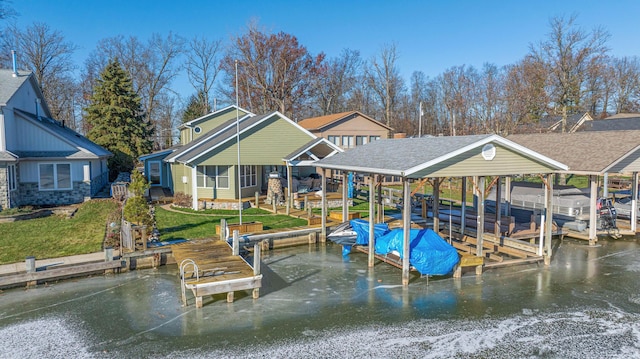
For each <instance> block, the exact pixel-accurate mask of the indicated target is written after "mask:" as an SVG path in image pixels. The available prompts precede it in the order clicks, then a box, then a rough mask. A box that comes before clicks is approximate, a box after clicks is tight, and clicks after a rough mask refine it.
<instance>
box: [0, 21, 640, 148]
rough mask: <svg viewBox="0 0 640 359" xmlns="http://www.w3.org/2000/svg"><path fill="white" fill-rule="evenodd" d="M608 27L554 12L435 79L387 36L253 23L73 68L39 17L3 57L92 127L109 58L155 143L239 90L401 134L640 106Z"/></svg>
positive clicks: (63, 113) (59, 115)
mask: <svg viewBox="0 0 640 359" xmlns="http://www.w3.org/2000/svg"><path fill="white" fill-rule="evenodd" d="M0 15H1V14H0ZM0 17H1V16H0ZM609 36H610V35H609V34H608V33H607V31H606V30H605V29H603V28H598V27H597V28H595V29H593V30H590V31H587V30H585V29H583V28H581V27H580V26H578V24H577V17H576V16H570V17H556V18H552V19H550V21H549V33H548V35H547V37H546V38H544V39H542V40H541V41H540V42H538V43H532V44H529V50H528V52H527V53H526V54H524V56H523V57H522V59H520V60H519V61H517V62H516V63H514V64H508V65H505V66H497V65H495V64H491V63H485V64H484V65H483V66H482V67H481V68H475V67H473V66H469V65H453V66H452V67H450V68H448V69H446V70H445V71H444V72H443V73H441V74H439V75H437V76H435V77H429V76H427V75H425V73H424V72H423V71H420V70H417V71H414V72H413V73H412V74H411V76H410V78H409V79H404V78H403V77H402V76H401V75H400V69H399V67H398V60H399V58H400V56H401V52H400V49H398V47H397V45H396V44H393V43H392V44H383V45H381V46H380V49H379V51H378V52H377V53H376V54H374V55H373V56H371V57H370V58H366V59H365V58H363V57H362V56H361V54H360V52H359V51H358V50H355V49H343V50H342V52H340V53H339V54H337V55H336V56H334V57H329V56H327V55H326V54H324V53H319V54H312V53H310V52H309V51H308V50H307V48H306V47H305V46H304V44H301V43H300V42H299V41H298V39H297V38H296V37H295V36H294V35H293V34H288V33H284V32H277V33H270V32H268V31H265V30H264V29H262V28H261V27H260V25H259V24H258V23H257V22H255V21H252V22H249V23H248V25H247V27H246V28H245V29H244V31H243V32H242V33H240V34H237V35H234V36H231V37H230V39H228V40H226V41H225V40H223V39H222V38H213V39H212V38H207V37H194V38H191V39H186V38H183V37H181V36H179V35H177V34H173V33H169V34H167V35H160V34H154V35H153V36H151V38H149V39H146V40H143V39H140V38H138V37H137V36H135V35H130V36H124V35H118V36H114V37H111V38H105V39H102V40H100V41H99V42H98V43H97V44H96V47H95V49H93V50H92V52H91V53H90V54H89V56H88V58H87V59H86V60H85V62H84V64H82V65H79V64H75V63H74V62H73V60H72V55H73V54H74V52H75V51H76V50H77V46H76V45H74V44H73V43H71V42H70V41H67V40H66V39H65V38H64V36H63V35H62V34H61V33H60V32H59V31H57V30H55V29H52V28H51V27H49V26H48V25H47V24H44V23H34V24H32V25H30V26H27V27H25V28H20V27H18V26H16V25H15V24H8V25H6V26H5V28H4V30H3V31H2V37H1V43H0V47H2V49H0V66H3V67H5V68H10V67H11V57H10V53H11V52H10V51H11V50H12V49H15V50H17V52H18V54H19V57H20V61H19V63H20V65H21V67H27V68H28V69H29V70H31V71H33V72H34V74H35V76H36V78H37V80H38V82H39V83H40V86H41V87H42V91H43V94H44V96H45V98H46V101H47V103H48V104H49V107H50V109H51V111H52V113H53V116H54V117H55V118H56V119H58V120H60V121H65V123H67V124H69V126H72V127H75V129H76V130H78V131H79V132H81V133H83V134H91V133H92V126H93V124H92V121H91V120H90V118H91V113H92V112H91V111H94V113H96V110H95V103H94V102H95V101H96V91H98V90H99V88H100V81H101V75H103V74H104V72H105V70H106V69H107V68H108V67H109V66H110V64H112V65H113V64H114V63H117V64H118V66H120V67H121V68H122V70H123V71H124V73H125V74H126V76H127V77H128V78H129V79H130V81H131V91H132V95H133V96H135V97H137V98H138V99H139V106H138V108H137V109H136V111H137V112H136V113H135V114H134V115H135V116H134V117H135V118H136V119H137V120H136V121H141V122H142V123H144V124H145V125H144V126H146V127H149V128H148V129H147V130H146V131H143V135H144V136H147V137H148V138H145V139H144V140H145V141H149V142H150V145H149V146H151V148H154V149H158V148H166V147H168V146H170V145H171V144H172V143H173V139H174V136H175V135H176V133H175V132H174V131H173V129H175V127H176V126H177V125H178V124H179V123H180V122H184V121H189V120H192V119H194V118H197V117H199V116H202V115H204V114H206V113H208V112H210V111H212V110H213V109H215V108H221V107H222V106H226V105H229V104H235V103H236V96H237V98H238V101H239V104H240V106H241V107H243V108H246V109H247V110H249V111H252V112H254V113H258V114H261V113H266V112H270V111H274V110H277V111H280V112H281V113H283V114H284V115H286V116H288V117H289V118H291V119H293V120H301V119H304V118H308V117H314V116H322V115H326V114H331V113H338V112H344V111H351V110H358V111H361V112H363V113H365V114H367V115H369V116H371V117H373V118H375V119H377V120H379V121H381V122H383V123H385V124H386V125H388V126H390V127H392V128H394V129H395V131H396V132H404V133H406V134H407V135H408V136H415V135H425V134H431V135H439V134H443V135H467V134H476V133H497V134H501V135H508V134H511V133H517V132H523V131H539V130H541V128H542V126H543V124H541V120H542V119H544V118H545V117H547V116H560V118H564V119H566V118H567V117H568V116H570V115H572V114H576V113H583V112H589V113H590V114H591V115H592V116H594V117H596V118H601V117H606V116H607V115H610V114H614V113H621V112H637V111H640V61H639V60H638V58H637V57H636V56H633V57H615V56H611V55H610V49H609V48H608V47H607V42H608V39H609ZM452 46H456V45H455V44H452ZM443 51H446V49H445V50H443ZM76 70H80V76H79V78H77V77H76V76H74V73H75V71H76ZM110 71H111V72H114V71H115V72H117V71H116V70H115V69H113V68H112V69H110ZM181 74H186V76H187V77H188V79H189V81H190V83H191V85H192V87H193V93H192V94H189V95H188V96H187V97H186V98H185V97H183V96H182V95H183V94H178V93H176V91H175V90H174V89H173V88H172V84H173V81H174V80H175V79H176V77H178V76H180V75H181ZM236 74H237V78H236ZM236 84H237V88H236ZM134 102H135V101H134ZM565 123H566V121H565V122H563V126H562V128H563V129H564V130H567V129H566V125H565ZM144 126H143V127H144ZM94 132H95V131H94ZM138 145H139V144H138ZM145 148H146V147H145ZM130 152H132V153H133V151H130ZM135 152H137V150H136V151H135Z"/></svg>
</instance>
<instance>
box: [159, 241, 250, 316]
mask: <svg viewBox="0 0 640 359" xmlns="http://www.w3.org/2000/svg"><path fill="white" fill-rule="evenodd" d="M171 249H172V251H173V256H174V257H175V259H176V263H178V265H179V269H180V275H181V282H182V301H183V304H184V305H186V304H187V298H186V293H185V292H186V289H190V290H191V291H192V293H193V296H194V297H195V300H196V307H197V308H202V297H203V296H207V295H214V294H220V293H227V302H233V293H234V292H235V291H240V290H249V289H251V290H253V298H254V299H257V298H258V296H259V290H260V289H259V288H260V287H261V286H262V274H260V259H259V258H260V249H259V247H257V248H254V257H255V259H256V260H254V264H253V266H252V265H250V264H249V263H247V262H246V261H245V260H244V259H243V258H242V257H241V256H239V255H233V251H232V248H231V246H230V245H229V244H228V243H227V242H225V241H222V240H218V239H214V240H204V241H197V242H196V241H190V242H185V243H180V244H175V245H172V246H171ZM256 249H257V253H256V252H255V250H256Z"/></svg>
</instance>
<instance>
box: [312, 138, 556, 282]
mask: <svg viewBox="0 0 640 359" xmlns="http://www.w3.org/2000/svg"><path fill="white" fill-rule="evenodd" d="M315 165H316V166H318V167H319V168H321V169H323V171H322V172H323V173H322V174H323V179H322V180H323V183H326V175H325V173H324V172H325V171H324V170H326V169H330V170H340V171H346V172H356V173H358V174H362V175H365V176H368V179H369V191H370V192H369V198H370V200H369V218H376V217H375V213H374V208H375V206H374V201H372V200H371V199H373V198H376V195H375V189H376V184H377V182H378V181H379V179H378V177H379V176H397V177H400V178H402V186H403V208H402V228H403V231H404V246H403V255H402V258H403V260H402V283H403V285H408V284H409V270H410V264H409V233H410V231H409V230H410V228H411V200H410V198H411V197H412V196H411V183H412V182H423V181H427V180H428V179H429V178H432V179H433V181H434V184H435V185H434V188H435V190H434V203H436V204H438V203H439V198H438V197H439V190H438V189H439V183H440V182H441V180H442V179H443V178H455V177H458V178H462V182H463V186H466V184H467V182H469V184H470V185H472V186H473V191H474V193H475V197H477V200H476V201H475V203H476V204H477V206H476V208H475V210H476V212H477V214H476V230H475V233H476V235H475V238H473V239H472V238H470V237H469V236H466V235H465V233H466V230H467V223H466V218H467V213H466V211H467V209H466V206H462V207H460V211H461V216H460V218H461V221H462V223H461V228H462V231H461V232H460V234H459V235H458V239H465V240H466V241H465V243H467V244H463V245H464V246H468V247H469V248H471V250H470V251H466V250H465V252H472V253H471V254H472V255H474V256H476V257H480V258H483V259H484V258H487V259H489V260H491V257H489V256H488V252H487V247H494V246H495V245H497V246H500V247H508V246H509V241H505V240H504V236H503V235H502V232H501V228H502V223H501V220H502V216H497V218H496V223H495V227H494V228H493V231H492V232H493V233H494V235H493V238H492V237H491V236H490V235H488V234H486V233H485V209H484V197H485V188H486V187H487V186H486V177H488V176H492V177H494V178H497V179H498V180H496V182H495V185H496V186H501V180H500V179H501V178H502V176H512V175H517V174H539V175H541V177H542V178H543V181H544V183H545V185H546V189H547V192H549V191H551V190H552V189H553V173H554V172H555V171H566V170H567V169H568V167H567V166H566V165H564V164H562V163H560V162H558V161H555V160H553V159H551V158H550V157H547V156H544V155H542V154H539V153H537V152H534V151H532V150H530V149H528V148H526V147H524V146H522V145H519V144H517V143H515V142H512V141H509V140H507V139H505V138H503V137H500V136H498V135H476V136H457V137H422V138H406V139H393V140H379V141H375V142H372V143H369V144H367V145H364V146H359V147H356V148H354V149H351V150H349V151H347V152H344V153H339V154H337V155H335V156H332V157H330V158H325V159H323V160H321V161H318V162H316V163H315ZM469 178H470V180H469ZM465 188H466V187H465ZM462 193H463V198H462V202H463V203H466V195H465V191H462ZM497 193H501V191H500V190H498V191H497ZM343 197H344V198H346V195H344V194H343ZM546 198H547V199H548V200H547V201H545V204H546V206H545V209H546V208H549V207H550V199H551V196H550V195H548V196H546ZM325 203H326V201H324V200H323V207H322V211H323V215H322V217H323V218H325V217H326V211H327V209H326V204H325ZM500 203H501V201H498V208H497V213H502V210H501V208H500ZM343 210H344V211H346V210H347V208H346V206H345V208H343ZM433 211H434V214H433V226H434V228H436V229H440V213H438V212H439V211H440V206H439V205H436V206H434V208H433ZM545 212H546V211H545ZM373 222H374V221H370V230H369V233H370V238H369V247H368V258H369V262H368V263H369V267H373V266H374V258H375V257H374V254H375V251H374V245H375V244H374V242H375V241H374V238H373V233H374V231H373V225H374V223H373ZM324 234H326V228H325V225H324V223H323V235H324ZM551 236H552V218H551V216H546V218H545V216H544V215H543V216H542V222H541V226H540V231H539V236H538V238H539V242H538V244H534V246H535V251H536V253H535V256H536V257H538V258H537V259H542V258H544V259H545V262H547V263H548V261H549V258H550V256H551ZM451 237H454V236H453V235H452V236H451ZM487 242H490V243H487ZM523 243H526V242H523ZM529 244H530V243H529ZM467 257H468V255H467ZM463 259H465V258H463ZM463 262H464V260H463Z"/></svg>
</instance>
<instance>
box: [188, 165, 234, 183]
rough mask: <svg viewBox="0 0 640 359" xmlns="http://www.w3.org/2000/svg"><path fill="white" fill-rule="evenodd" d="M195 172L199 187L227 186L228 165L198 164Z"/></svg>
mask: <svg viewBox="0 0 640 359" xmlns="http://www.w3.org/2000/svg"><path fill="white" fill-rule="evenodd" d="M196 172H197V173H196V183H197V186H198V187H200V188H213V187H217V188H229V166H198V167H196Z"/></svg>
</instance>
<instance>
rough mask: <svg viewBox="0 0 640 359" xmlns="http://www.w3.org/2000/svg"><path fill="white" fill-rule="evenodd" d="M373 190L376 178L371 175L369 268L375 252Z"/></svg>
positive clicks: (371, 266)
mask: <svg viewBox="0 0 640 359" xmlns="http://www.w3.org/2000/svg"><path fill="white" fill-rule="evenodd" d="M375 188H376V176H375V175H374V174H371V175H370V176H369V258H368V259H369V268H373V262H374V258H375V256H374V254H375V253H374V251H375V242H374V241H375V235H374V232H373V230H374V221H375V206H374V204H375V198H376V195H375V193H376V192H375Z"/></svg>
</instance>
